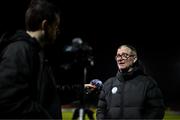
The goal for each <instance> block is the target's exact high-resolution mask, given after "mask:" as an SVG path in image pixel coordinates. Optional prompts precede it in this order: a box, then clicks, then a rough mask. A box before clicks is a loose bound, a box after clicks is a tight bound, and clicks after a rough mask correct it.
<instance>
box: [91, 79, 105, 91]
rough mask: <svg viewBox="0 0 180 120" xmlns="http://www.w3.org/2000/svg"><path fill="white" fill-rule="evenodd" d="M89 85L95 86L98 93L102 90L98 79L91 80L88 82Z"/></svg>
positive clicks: (101, 84)
mask: <svg viewBox="0 0 180 120" xmlns="http://www.w3.org/2000/svg"><path fill="white" fill-rule="evenodd" d="M90 84H92V85H95V86H96V89H97V90H98V91H100V90H101V89H102V87H103V83H102V81H101V80H99V79H93V80H91V81H90Z"/></svg>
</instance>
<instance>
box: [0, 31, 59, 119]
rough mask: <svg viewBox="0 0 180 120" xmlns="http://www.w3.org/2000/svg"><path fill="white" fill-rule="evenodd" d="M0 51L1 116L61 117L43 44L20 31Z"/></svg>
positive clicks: (18, 117)
mask: <svg viewBox="0 0 180 120" xmlns="http://www.w3.org/2000/svg"><path fill="white" fill-rule="evenodd" d="M12 40H14V41H12V43H11V44H9V45H8V46H7V47H6V48H5V49H4V50H3V51H2V53H1V57H0V58H1V59H0V118H9V119H10V118H17V119H20V118H37V119H39V118H51V117H50V116H53V117H54V118H61V111H60V105H59V104H60V103H59V102H60V101H59V98H58V93H57V90H56V85H55V81H54V78H53V75H52V73H50V74H49V72H51V68H50V67H49V65H48V63H47V61H44V59H43V58H42V59H40V58H41V57H40V50H41V48H40V45H39V43H38V42H37V41H36V40H35V39H34V38H31V37H30V36H29V35H28V34H26V33H25V32H24V31H18V32H17V33H16V34H15V35H14V36H13V37H12Z"/></svg>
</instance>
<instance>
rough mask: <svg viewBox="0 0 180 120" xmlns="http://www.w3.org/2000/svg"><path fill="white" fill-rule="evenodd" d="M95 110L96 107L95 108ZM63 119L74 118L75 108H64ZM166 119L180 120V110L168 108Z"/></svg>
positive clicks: (69, 119)
mask: <svg viewBox="0 0 180 120" xmlns="http://www.w3.org/2000/svg"><path fill="white" fill-rule="evenodd" d="M93 111H94V112H95V111H96V109H93ZM62 113H63V114H62V115H63V120H72V115H73V109H63V112H62ZM94 118H96V114H95V113H94ZM85 120H89V119H88V118H87V116H86V117H85ZM164 120H180V112H179V113H178V112H174V111H171V110H169V109H168V110H166V112H165V116H164Z"/></svg>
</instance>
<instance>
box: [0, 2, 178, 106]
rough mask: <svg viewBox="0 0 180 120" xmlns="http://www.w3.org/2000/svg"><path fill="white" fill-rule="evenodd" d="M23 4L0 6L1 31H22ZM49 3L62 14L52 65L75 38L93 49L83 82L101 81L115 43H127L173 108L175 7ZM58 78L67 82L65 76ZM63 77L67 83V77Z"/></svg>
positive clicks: (111, 65) (111, 69)
mask: <svg viewBox="0 0 180 120" xmlns="http://www.w3.org/2000/svg"><path fill="white" fill-rule="evenodd" d="M28 2H29V0H20V1H10V2H9V1H6V3H4V2H3V3H2V4H1V6H0V7H1V8H0V11H1V12H0V13H1V20H0V32H1V33H2V32H3V31H6V30H9V29H19V28H24V12H25V9H26V6H27V3H28ZM52 2H54V3H55V4H56V5H57V6H59V7H60V9H61V12H62V13H61V35H60V36H59V38H58V40H57V44H56V45H55V48H54V53H55V54H53V55H54V56H55V57H54V56H52V58H57V60H56V61H58V60H59V59H62V58H63V57H64V55H63V54H61V53H62V50H63V47H64V46H66V45H68V44H70V42H71V40H72V39H73V38H75V37H80V38H82V40H83V41H84V42H86V43H88V44H89V45H90V46H91V47H92V48H93V57H94V66H90V67H89V68H88V74H87V75H88V76H87V81H89V80H91V79H95V78H98V79H101V80H102V81H105V80H106V79H107V78H109V77H111V76H113V75H115V74H116V71H117V67H116V63H115V60H114V56H115V53H116V49H117V47H118V45H119V44H121V43H127V44H132V45H134V46H135V47H136V48H137V51H138V55H139V58H140V59H141V61H142V63H144V65H145V66H146V71H147V72H148V73H149V74H150V75H152V76H153V77H154V78H155V80H156V81H157V82H158V85H159V87H160V88H161V89H162V92H163V94H164V97H165V100H166V102H167V103H168V104H172V103H175V104H176V105H178V104H179V103H178V101H179V100H180V99H179V95H180V94H179V93H180V89H179V86H180V74H179V73H180V47H179V44H178V42H179V21H180V20H179V12H178V7H177V3H172V2H171V3H168V2H137V1H134V2H130V1H127V2H120V1H115V0H114V1H113V0H111V1H110V0H107V1H99V0H91V1H87V0H74V1H73V0H71V1H70V0H57V1H56V0H52ZM2 6H3V7H4V8H2ZM57 64H58V62H57ZM59 64H61V62H59ZM76 72H77V70H76ZM69 74H71V73H69ZM73 74H74V73H73ZM77 74H78V73H77ZM80 74H81V73H80ZM61 78H62V79H64V80H66V79H67V78H66V77H65V76H63V77H61ZM68 79H69V81H72V79H73V78H68Z"/></svg>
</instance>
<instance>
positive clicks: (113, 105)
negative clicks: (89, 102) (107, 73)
mask: <svg viewBox="0 0 180 120" xmlns="http://www.w3.org/2000/svg"><path fill="white" fill-rule="evenodd" d="M164 109H165V107H164V101H163V96H162V93H161V91H160V89H159V88H158V86H157V83H156V82H155V80H154V79H152V78H151V77H149V76H147V75H145V74H143V72H142V71H141V70H140V69H138V68H135V69H134V70H133V71H132V72H130V73H126V74H122V73H121V72H118V73H117V75H116V76H115V77H111V78H109V79H108V80H107V81H106V82H105V83H104V87H103V89H102V91H101V94H100V96H99V102H98V107H97V119H98V120H100V119H102V120H103V119H162V118H163V116H164Z"/></svg>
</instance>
